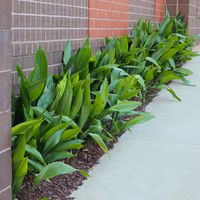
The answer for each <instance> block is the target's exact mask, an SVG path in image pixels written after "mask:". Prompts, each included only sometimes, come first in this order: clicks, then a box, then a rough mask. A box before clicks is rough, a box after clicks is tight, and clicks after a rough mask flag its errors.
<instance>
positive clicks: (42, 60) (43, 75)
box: [29, 47, 48, 84]
mask: <svg viewBox="0 0 200 200" xmlns="http://www.w3.org/2000/svg"><path fill="white" fill-rule="evenodd" d="M47 78H48V63H47V58H46V54H45V52H44V51H43V49H42V48H41V47H40V48H39V49H38V51H37V52H36V54H35V68H34V70H33V71H32V72H31V74H30V75H29V83H30V84H32V83H34V82H36V81H39V80H44V81H45V84H46V80H47Z"/></svg>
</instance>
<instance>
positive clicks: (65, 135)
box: [61, 127, 81, 141]
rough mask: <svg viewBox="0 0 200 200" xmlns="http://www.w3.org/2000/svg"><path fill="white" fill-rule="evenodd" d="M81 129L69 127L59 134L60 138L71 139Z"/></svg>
mask: <svg viewBox="0 0 200 200" xmlns="http://www.w3.org/2000/svg"><path fill="white" fill-rule="evenodd" d="M80 131H81V129H80V128H78V127H77V128H74V129H69V130H66V131H64V132H63V134H62V136H61V140H62V141H65V140H71V139H73V138H75V137H77V135H78V134H79V133H80Z"/></svg>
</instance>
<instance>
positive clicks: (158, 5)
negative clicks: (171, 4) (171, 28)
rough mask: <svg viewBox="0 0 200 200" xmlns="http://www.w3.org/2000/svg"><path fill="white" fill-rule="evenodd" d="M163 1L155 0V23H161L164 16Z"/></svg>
mask: <svg viewBox="0 0 200 200" xmlns="http://www.w3.org/2000/svg"><path fill="white" fill-rule="evenodd" d="M165 3H166V2H165V0H155V4H154V17H155V22H161V21H162V20H163V17H164V15H165V5H166V4H165Z"/></svg>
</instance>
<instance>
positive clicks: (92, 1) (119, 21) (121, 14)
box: [89, 0, 129, 38]
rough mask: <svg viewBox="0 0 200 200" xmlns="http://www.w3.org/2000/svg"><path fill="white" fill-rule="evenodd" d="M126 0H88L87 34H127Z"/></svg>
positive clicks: (100, 36)
mask: <svg viewBox="0 0 200 200" xmlns="http://www.w3.org/2000/svg"><path fill="white" fill-rule="evenodd" d="M128 3H129V2H128V0H110V1H109V0H89V36H90V37H91V38H104V37H106V36H120V35H124V34H128V17H129V13H128V8H129V4H128Z"/></svg>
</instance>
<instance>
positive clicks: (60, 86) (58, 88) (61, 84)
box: [50, 74, 67, 111]
mask: <svg viewBox="0 0 200 200" xmlns="http://www.w3.org/2000/svg"><path fill="white" fill-rule="evenodd" d="M66 83H67V74H66V75H65V76H64V77H63V79H62V80H61V81H59V83H58V84H57V86H56V93H57V94H56V98H55V99H54V101H53V103H52V104H51V107H50V110H51V111H52V110H53V111H55V110H57V107H58V103H59V101H60V99H61V98H62V96H63V94H64V92H65V88H66Z"/></svg>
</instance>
